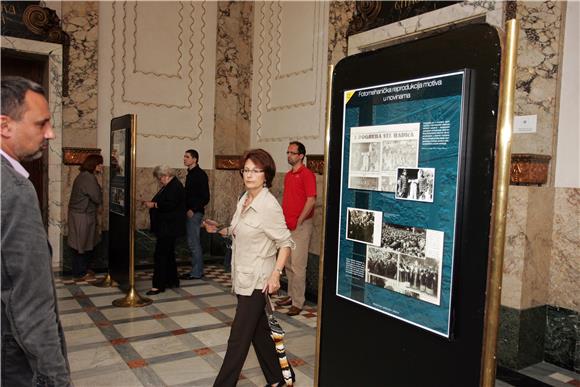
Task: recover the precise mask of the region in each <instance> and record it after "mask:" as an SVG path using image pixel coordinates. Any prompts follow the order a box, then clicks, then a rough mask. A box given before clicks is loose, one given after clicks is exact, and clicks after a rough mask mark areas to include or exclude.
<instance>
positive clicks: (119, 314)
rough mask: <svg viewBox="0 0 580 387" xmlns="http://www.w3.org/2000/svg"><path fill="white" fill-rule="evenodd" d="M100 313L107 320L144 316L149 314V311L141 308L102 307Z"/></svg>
mask: <svg viewBox="0 0 580 387" xmlns="http://www.w3.org/2000/svg"><path fill="white" fill-rule="evenodd" d="M101 313H102V314H103V315H104V316H105V318H106V319H107V320H111V321H114V320H123V319H128V318H136V317H145V316H149V313H147V311H145V310H144V309H143V308H117V307H115V308H114V309H103V310H101Z"/></svg>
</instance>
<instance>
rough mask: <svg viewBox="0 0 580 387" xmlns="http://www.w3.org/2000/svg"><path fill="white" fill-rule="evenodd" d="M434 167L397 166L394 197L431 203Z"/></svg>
mask: <svg viewBox="0 0 580 387" xmlns="http://www.w3.org/2000/svg"><path fill="white" fill-rule="evenodd" d="M434 187H435V169H434V168H411V167H406V168H397V189H396V191H395V198H397V199H402V200H413V201H417V202H429V203H433V191H434Z"/></svg>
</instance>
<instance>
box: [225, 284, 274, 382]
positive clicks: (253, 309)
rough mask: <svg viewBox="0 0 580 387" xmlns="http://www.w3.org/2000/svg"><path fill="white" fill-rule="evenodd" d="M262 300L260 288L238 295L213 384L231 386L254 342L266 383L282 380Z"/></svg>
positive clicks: (236, 380)
mask: <svg viewBox="0 0 580 387" xmlns="http://www.w3.org/2000/svg"><path fill="white" fill-rule="evenodd" d="M265 306H266V300H265V298H264V294H263V293H262V291H261V290H254V292H253V293H252V295H251V296H240V295H238V306H237V308H236V315H235V317H234V321H233V323H232V330H231V332H230V338H229V339H228V349H227V351H226V355H225V357H224V362H223V364H222V367H221V369H220V372H219V374H218V376H217V378H216V380H215V382H214V387H233V386H235V385H236V383H237V382H238V378H239V377H240V374H241V372H242V368H243V366H244V362H245V361H246V357H247V356H248V351H249V350H250V344H253V345H254V349H255V350H256V356H257V357H258V361H259V362H260V368H262V372H263V373H264V377H265V378H266V381H267V382H268V383H269V384H275V383H278V382H280V381H283V380H284V377H283V376H282V369H281V368H280V362H279V361H278V354H277V353H276V348H275V345H274V341H273V340H272V337H271V336H270V327H269V326H268V319H267V318H266V313H265V311H264V307H265Z"/></svg>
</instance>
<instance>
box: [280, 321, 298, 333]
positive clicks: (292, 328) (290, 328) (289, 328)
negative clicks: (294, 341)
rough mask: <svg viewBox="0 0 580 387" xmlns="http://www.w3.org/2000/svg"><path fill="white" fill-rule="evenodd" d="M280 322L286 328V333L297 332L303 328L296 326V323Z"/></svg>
mask: <svg viewBox="0 0 580 387" xmlns="http://www.w3.org/2000/svg"><path fill="white" fill-rule="evenodd" d="M278 322H279V323H280V326H282V329H284V332H286V333H290V332H296V331H299V330H301V329H302V328H298V327H295V326H294V325H292V324H290V323H287V322H286V321H282V320H278Z"/></svg>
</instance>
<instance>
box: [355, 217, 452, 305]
mask: <svg viewBox="0 0 580 387" xmlns="http://www.w3.org/2000/svg"><path fill="white" fill-rule="evenodd" d="M443 236H444V233H443V232H441V231H437V230H430V229H424V228H419V227H410V226H402V225H396V224H390V223H384V224H383V232H382V236H381V247H373V246H367V252H366V267H365V281H366V282H367V283H369V284H371V285H375V286H378V287H381V288H384V289H387V290H391V291H394V292H397V293H401V294H404V295H406V296H408V297H412V298H415V299H418V300H421V301H425V302H429V303H432V304H437V305H439V304H440V295H439V293H440V292H439V288H440V286H441V285H440V277H441V267H442V260H443Z"/></svg>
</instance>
